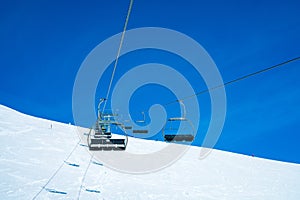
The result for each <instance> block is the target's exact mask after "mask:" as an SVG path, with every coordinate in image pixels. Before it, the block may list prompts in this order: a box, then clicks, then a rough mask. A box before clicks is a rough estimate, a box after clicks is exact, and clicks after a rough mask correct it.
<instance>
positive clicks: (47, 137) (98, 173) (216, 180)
mask: <svg viewBox="0 0 300 200" xmlns="http://www.w3.org/2000/svg"><path fill="white" fill-rule="evenodd" d="M51 124H52V126H53V127H52V129H51V128H50V126H51ZM78 142H79V137H78V135H77V133H76V128H75V127H74V126H72V125H67V124H62V123H58V122H53V121H49V120H45V119H39V118H35V117H31V116H28V115H25V114H21V113H19V112H17V111H14V110H12V109H9V108H7V107H5V106H1V105H0V152H1V153H0V199H32V198H33V197H34V196H35V195H36V194H38V192H39V191H41V192H40V193H39V194H38V195H37V198H36V199H77V197H78V196H79V195H80V199H131V200H132V199H143V200H144V199H181V200H182V199H197V200H201V199H208V200H213V199H216V200H220V199H230V200H232V199H239V200H241V199H264V200H267V199H270V200H274V199H282V200H286V199H292V200H293V199H294V200H298V199H300V181H299V180H300V165H298V164H292V163H284V162H278V161H272V160H266V159H260V158H254V157H250V156H245V155H239V154H235V153H230V152H223V151H219V150H213V151H212V153H211V154H210V155H209V156H208V157H207V158H206V159H204V160H199V159H198V157H199V149H200V148H199V147H191V148H190V149H189V151H188V152H187V153H186V154H185V155H184V156H183V157H182V158H181V159H179V160H178V161H177V162H175V163H174V164H173V165H171V166H170V167H167V168H165V169H163V170H160V171H158V172H155V173H149V174H144V175H133V174H125V173H120V172H117V171H114V170H112V169H110V168H108V167H106V166H105V164H104V165H102V163H99V161H96V160H92V161H93V162H92V163H91V164H90V167H89V170H88V171H87V173H86V176H85V179H84V181H83V187H81V183H82V178H83V176H84V174H85V171H86V168H87V165H88V164H89V161H90V154H89V152H88V150H87V148H86V147H85V146H81V145H77V146H76V144H77V143H78ZM129 142H130V143H129V146H128V150H127V151H130V152H135V151H136V152H141V149H143V150H144V151H146V152H151V151H155V150H157V149H161V148H163V147H164V146H165V145H166V144H165V143H163V142H156V141H147V140H140V139H135V138H130V139H129ZM81 143H82V141H81V142H80V143H79V144H81ZM74 147H76V148H75V149H74ZM72 149H74V152H73V153H72V154H71V156H70V157H69V158H68V159H67V156H68V155H69V154H70V152H71V151H72ZM141 153H145V152H141ZM66 159H67V160H66ZM64 161H67V162H68V163H71V164H76V165H79V166H78V167H77V166H71V165H68V164H67V163H64ZM59 167H61V168H60V170H59V171H57V169H58V168H59ZM56 171H57V173H56V174H55V176H53V179H51V181H50V182H49V183H48V185H47V186H46V188H44V189H43V190H41V189H42V187H43V186H44V185H45V184H46V183H47V182H48V181H49V178H50V177H51V176H52V175H53V174H54V173H55V172H56ZM80 188H81V189H80ZM50 189H52V190H53V191H56V192H61V193H63V194H61V193H53V192H49V191H47V190H50ZM86 189H88V190H89V191H86ZM79 191H80V194H79Z"/></svg>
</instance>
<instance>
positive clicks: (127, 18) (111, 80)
mask: <svg viewBox="0 0 300 200" xmlns="http://www.w3.org/2000/svg"><path fill="white" fill-rule="evenodd" d="M133 1H134V0H130V4H129V8H128V12H127V17H126V20H125V24H124V29H123V32H122V36H121V40H120V45H119V49H118V53H117V56H116V59H115V64H114V68H113V72H112V74H111V78H110V82H109V86H108V90H107V94H106V99H108V97H109V94H110V90H111V86H112V82H113V79H114V76H115V72H116V68H117V65H118V61H119V57H120V53H121V49H122V46H123V41H124V37H125V33H126V29H127V24H128V21H129V17H130V13H131V9H132V5H133ZM106 102H107V101H105V102H104V106H103V110H102V112H104V109H105V107H106Z"/></svg>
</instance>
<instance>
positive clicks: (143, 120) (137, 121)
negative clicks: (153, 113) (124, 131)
mask: <svg viewBox="0 0 300 200" xmlns="http://www.w3.org/2000/svg"><path fill="white" fill-rule="evenodd" d="M142 115H143V119H140V120H136V121H135V122H136V123H138V124H145V122H146V115H145V112H142ZM132 133H142V134H143V133H144V134H147V133H148V130H146V129H143V130H140V129H133V130H132Z"/></svg>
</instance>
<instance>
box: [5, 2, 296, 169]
mask: <svg viewBox="0 0 300 200" xmlns="http://www.w3.org/2000/svg"><path fill="white" fill-rule="evenodd" d="M128 3H129V1H117V0H111V1H78V2H73V1H30V0H29V1H6V2H2V3H1V7H0V9H1V10H0V27H1V29H0V36H1V45H0V55H1V61H2V62H1V74H0V81H1V84H0V103H1V104H4V105H6V106H9V107H12V108H14V109H17V110H19V111H21V112H24V113H27V114H30V115H34V116H38V117H43V118H48V119H52V120H56V121H61V122H67V123H68V122H72V121H73V119H72V89H73V84H74V80H75V77H76V73H77V70H78V69H79V67H80V65H81V63H82V61H83V60H84V59H85V57H86V56H87V54H88V53H89V52H90V51H91V50H92V49H93V48H94V47H95V46H97V45H98V44H99V43H100V42H102V41H104V40H105V39H107V38H108V37H110V36H112V35H114V34H116V33H119V32H120V31H121V30H122V29H123V24H124V20H125V17H126V12H127V7H128ZM299 7H300V2H299V1H272V2H270V1H264V0H263V1H246V2H245V1H237V0H236V1H233V0H231V1H230V0H229V1H226V2H225V1H217V0H213V1H197V0H186V1H178V0H175V1H166V0H165V1H161V0H153V1H142V0H136V1H135V2H134V5H133V9H132V13H131V18H130V20H129V24H128V29H132V28H138V27H147V26H154V27H164V28H169V29H174V30H177V31H180V32H182V33H184V34H186V35H188V36H190V37H192V38H194V39H195V40H196V41H197V42H199V43H200V44H201V45H202V46H203V47H204V48H205V49H206V50H207V52H208V53H209V54H210V56H211V57H212V58H213V60H214V61H215V63H216V65H217V66H218V69H219V71H220V73H221V75H222V77H223V80H224V81H229V80H232V79H235V78H237V77H239V76H243V75H245V74H248V73H251V72H254V71H257V70H260V69H263V68H265V67H269V66H271V65H274V64H277V63H280V62H283V61H285V60H288V59H291V58H294V57H298V56H299V55H300V39H299V35H300V26H299V24H300V14H299V11H298V10H299ZM147 62H159V63H164V64H167V65H170V66H172V67H174V68H180V67H181V66H187V65H188V64H187V63H185V61H184V60H181V59H179V58H177V57H176V56H174V55H170V54H168V53H166V52H159V51H154V50H153V51H151V50H149V51H144V52H135V53H134V54H132V55H128V57H124V58H121V59H120V63H119V65H118V68H121V70H120V71H119V72H118V73H121V72H122V67H123V70H124V67H125V66H128V64H129V65H136V64H143V63H147ZM299 65H300V62H299V61H298V62H295V63H291V64H288V65H286V66H284V67H281V68H278V69H275V70H272V71H269V72H266V73H264V74H260V75H257V76H255V77H251V78H249V79H247V80H243V81H240V82H238V83H236V84H232V85H230V86H228V87H226V93H227V108H228V111H227V117H226V122H225V126H224V130H223V132H222V135H221V137H220V140H219V142H218V143H217V145H216V148H218V149H223V150H228V151H234V152H239V153H243V154H248V155H251V154H254V155H256V156H259V157H266V158H271V159H277V160H284V161H290V162H297V163H300V157H299V153H300V147H299V141H300V135H299V128H300V126H299V119H300V107H299V103H298V102H300V93H299V85H300V84H299V83H300V80H299V78H298V75H299V72H300V68H299ZM117 71H118V69H117ZM107 74H109V71H108V72H107ZM190 74H193V71H186V72H185V75H186V76H187V77H189V78H190V79H191V83H192V84H193V87H194V90H195V91H201V90H203V89H206V88H205V84H203V82H202V81H199V77H192V76H190ZM102 81H103V82H106V84H108V83H107V81H109V79H108V78H107V80H106V79H105V78H104V79H103V80H102ZM153 87H157V86H153ZM156 89H157V88H156ZM158 90H160V89H158ZM145 91H147V88H145ZM149 91H151V89H150V90H149ZM152 91H153V88H152ZM139 92H140V91H137V93H136V97H137V99H138V98H141V99H142V101H141V102H142V103H140V104H135V107H134V108H135V111H133V112H135V113H136V114H135V115H137V116H138V113H139V112H140V110H146V107H145V105H148V104H150V103H151V102H157V101H159V102H161V103H164V102H168V101H169V100H173V99H172V95H170V94H169V93H167V92H166V95H165V96H161V97H159V98H158V99H151V98H145V97H144V98H142V97H143V95H139ZM103 94H104V93H103ZM103 94H102V92H101V91H99V93H98V94H97V95H98V96H100V95H103ZM139 96H140V97H139ZM148 96H149V97H150V96H152V97H153V95H152V94H151V93H148ZM198 100H199V102H200V104H201V105H200V107H201V112H203V118H201V120H202V121H201V122H200V130H199V131H200V132H203V131H204V130H206V129H207V124H208V122H209V117H210V113H209V112H210V110H209V98H208V95H202V96H199V97H198ZM174 109H175V108H174ZM133 110H134V109H133ZM201 114H202V113H201ZM202 140H203V135H201V134H199V136H197V138H196V141H195V143H194V144H195V145H200V144H201V141H202Z"/></svg>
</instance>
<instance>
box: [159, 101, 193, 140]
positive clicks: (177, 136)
mask: <svg viewBox="0 0 300 200" xmlns="http://www.w3.org/2000/svg"><path fill="white" fill-rule="evenodd" d="M178 102H179V104H180V106H181V108H182V111H183V114H182V116H181V117H172V118H169V119H168V120H167V122H166V124H165V126H164V128H163V130H162V135H163V137H164V140H165V141H166V142H192V141H194V139H195V130H194V126H193V124H192V122H191V121H190V120H189V119H187V118H186V109H185V105H184V103H183V101H178Z"/></svg>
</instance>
